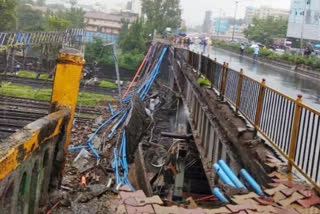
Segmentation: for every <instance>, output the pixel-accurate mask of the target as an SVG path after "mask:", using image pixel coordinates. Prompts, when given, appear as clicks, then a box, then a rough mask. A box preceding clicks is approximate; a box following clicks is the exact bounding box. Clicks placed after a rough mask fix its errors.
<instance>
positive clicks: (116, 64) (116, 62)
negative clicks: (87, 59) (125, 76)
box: [100, 43, 122, 107]
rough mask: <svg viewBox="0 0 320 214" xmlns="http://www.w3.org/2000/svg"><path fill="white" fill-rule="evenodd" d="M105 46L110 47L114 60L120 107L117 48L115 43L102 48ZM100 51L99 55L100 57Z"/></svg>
mask: <svg viewBox="0 0 320 214" xmlns="http://www.w3.org/2000/svg"><path fill="white" fill-rule="evenodd" d="M107 46H112V53H113V60H114V65H115V68H116V75H117V83H118V91H119V92H118V93H119V94H118V96H119V102H120V105H121V107H122V95H121V84H120V73H119V65H118V57H117V46H116V44H115V43H108V44H104V45H103V48H104V47H107ZM102 51H103V49H102ZM102 51H101V53H100V56H102Z"/></svg>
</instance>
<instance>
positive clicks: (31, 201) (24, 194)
mask: <svg viewBox="0 0 320 214" xmlns="http://www.w3.org/2000/svg"><path fill="white" fill-rule="evenodd" d="M83 64H84V60H83V58H82V56H81V54H80V52H79V51H77V50H75V49H64V50H62V51H61V52H60V54H59V61H58V64H57V69H56V74H55V79H54V84H53V90H52V97H51V112H52V113H51V114H49V115H47V116H46V117H43V118H41V119H39V120H37V121H35V122H32V123H30V124H28V125H27V126H25V127H24V128H23V129H21V130H19V131H18V132H16V133H14V134H13V135H11V136H10V137H9V138H8V139H5V140H2V141H1V142H0V213H1V214H7V213H8V214H9V213H12V214H17V213H18V214H19V213H29V214H32V213H39V207H42V206H43V205H45V204H46V202H47V196H48V192H49V190H52V189H55V188H57V187H59V185H60V183H61V179H62V172H63V168H64V163H65V157H66V152H67V148H68V144H69V142H70V138H71V128H72V122H73V118H74V112H75V107H76V103H77V97H78V91H79V85H80V78H81V71H82V66H83Z"/></svg>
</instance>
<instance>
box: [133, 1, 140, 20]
mask: <svg viewBox="0 0 320 214" xmlns="http://www.w3.org/2000/svg"><path fill="white" fill-rule="evenodd" d="M131 11H132V12H133V13H136V14H138V15H139V16H141V14H142V4H141V0H132V1H131Z"/></svg>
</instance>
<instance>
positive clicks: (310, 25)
mask: <svg viewBox="0 0 320 214" xmlns="http://www.w3.org/2000/svg"><path fill="white" fill-rule="evenodd" d="M301 32H303V38H304V39H310V40H317V41H320V1H319V0H291V10H290V15H289V21H288V30H287V37H293V38H301Z"/></svg>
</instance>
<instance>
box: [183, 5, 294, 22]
mask: <svg viewBox="0 0 320 214" xmlns="http://www.w3.org/2000/svg"><path fill="white" fill-rule="evenodd" d="M180 1H181V8H182V10H183V14H182V18H183V19H185V20H186V23H187V26H190V25H191V26H194V25H199V24H202V22H203V19H204V14H205V11H206V10H211V11H212V15H213V17H219V13H220V9H221V15H222V16H223V15H225V16H232V17H233V16H234V12H235V0H180ZM290 2H291V1H290V0H239V3H238V10H237V18H243V17H244V14H245V8H246V7H247V6H253V7H260V6H269V7H273V8H282V9H288V10H289V9H290Z"/></svg>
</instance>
